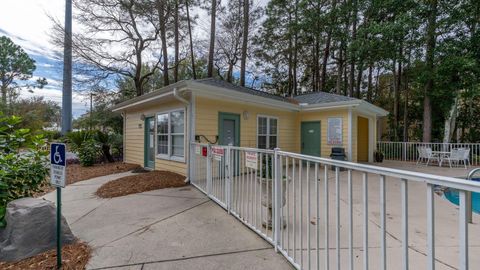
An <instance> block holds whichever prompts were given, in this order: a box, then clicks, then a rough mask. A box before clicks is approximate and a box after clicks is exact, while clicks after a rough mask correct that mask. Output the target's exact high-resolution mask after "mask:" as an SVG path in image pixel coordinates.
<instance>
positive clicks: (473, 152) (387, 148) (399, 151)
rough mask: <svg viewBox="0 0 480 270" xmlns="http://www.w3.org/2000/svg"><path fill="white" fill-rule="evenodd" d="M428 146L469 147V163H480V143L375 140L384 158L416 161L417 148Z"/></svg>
mask: <svg viewBox="0 0 480 270" xmlns="http://www.w3.org/2000/svg"><path fill="white" fill-rule="evenodd" d="M419 147H429V148H431V149H432V150H433V151H444V152H451V151H452V149H456V148H468V149H470V157H469V158H470V160H469V161H470V164H471V165H473V166H479V165H480V143H423V142H386V141H379V142H377V150H378V151H381V152H382V153H383V155H384V159H386V160H398V161H417V160H418V150H417V149H418V148H419Z"/></svg>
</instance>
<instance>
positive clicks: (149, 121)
mask: <svg viewBox="0 0 480 270" xmlns="http://www.w3.org/2000/svg"><path fill="white" fill-rule="evenodd" d="M144 151H145V156H144V167H145V168H150V169H155V118H153V117H147V118H145V144H144Z"/></svg>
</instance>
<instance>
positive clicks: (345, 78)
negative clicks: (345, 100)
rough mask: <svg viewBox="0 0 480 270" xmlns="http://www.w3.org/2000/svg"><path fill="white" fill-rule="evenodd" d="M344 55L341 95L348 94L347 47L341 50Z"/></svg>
mask: <svg viewBox="0 0 480 270" xmlns="http://www.w3.org/2000/svg"><path fill="white" fill-rule="evenodd" d="M343 54H344V55H345V58H344V59H345V63H344V65H343V95H344V96H347V95H348V63H347V48H345V50H344V51H343Z"/></svg>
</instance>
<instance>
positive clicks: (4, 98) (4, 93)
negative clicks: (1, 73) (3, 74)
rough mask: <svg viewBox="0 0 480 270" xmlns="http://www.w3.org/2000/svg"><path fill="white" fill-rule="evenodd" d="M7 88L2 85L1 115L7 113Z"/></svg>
mask: <svg viewBox="0 0 480 270" xmlns="http://www.w3.org/2000/svg"><path fill="white" fill-rule="evenodd" d="M7 105H8V104H7V86H5V85H2V110H3V113H5V114H6V113H7Z"/></svg>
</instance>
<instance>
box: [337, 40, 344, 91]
mask: <svg viewBox="0 0 480 270" xmlns="http://www.w3.org/2000/svg"><path fill="white" fill-rule="evenodd" d="M343 63H344V60H343V41H342V42H341V43H340V48H339V53H338V60H337V83H336V88H337V89H336V93H337V94H338V95H341V94H342V78H343V76H342V73H343Z"/></svg>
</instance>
